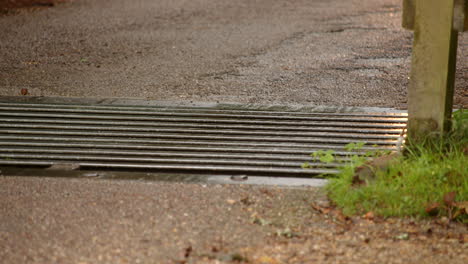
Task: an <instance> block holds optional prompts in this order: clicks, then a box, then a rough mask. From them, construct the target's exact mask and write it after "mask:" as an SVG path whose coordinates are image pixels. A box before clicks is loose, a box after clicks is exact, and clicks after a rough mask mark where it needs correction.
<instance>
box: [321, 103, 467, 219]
mask: <svg viewBox="0 0 468 264" xmlns="http://www.w3.org/2000/svg"><path fill="white" fill-rule="evenodd" d="M467 121H468V115H467V112H466V111H463V110H462V111H458V112H455V113H454V118H453V125H452V128H453V129H452V131H451V132H450V133H448V135H445V136H443V137H437V138H428V139H427V140H426V141H425V142H423V143H420V144H418V145H415V144H412V145H409V146H407V147H406V148H405V152H404V154H405V155H400V156H397V157H395V159H394V161H393V162H392V163H390V164H389V166H388V167H386V169H385V170H380V171H379V170H377V171H376V172H375V177H374V179H373V180H372V181H371V182H367V183H366V184H359V185H357V186H356V184H354V183H355V179H356V168H358V167H359V166H361V165H362V164H363V160H362V159H361V157H357V158H355V162H350V163H348V164H347V165H345V166H344V167H343V168H342V169H341V172H340V174H339V175H338V176H337V177H335V178H331V179H330V183H329V184H328V185H327V187H326V190H327V192H328V196H329V198H330V199H331V200H332V201H333V202H334V203H335V204H336V205H337V206H338V207H340V208H341V209H342V210H343V213H344V214H346V215H352V214H363V213H366V212H373V213H375V214H378V215H382V216H428V215H429V214H436V215H446V216H448V217H449V218H452V219H458V220H460V221H467V211H466V210H467V209H466V205H467V201H468V167H467V166H468V137H467V136H468V122H467ZM362 146H363V145H362ZM362 146H360V144H351V145H348V146H347V150H348V151H349V150H356V148H359V147H362ZM370 154H371V153H366V154H365V155H364V157H366V156H367V155H370ZM372 154H381V153H372ZM449 194H450V195H449ZM447 197H451V198H450V199H448V198H447Z"/></svg>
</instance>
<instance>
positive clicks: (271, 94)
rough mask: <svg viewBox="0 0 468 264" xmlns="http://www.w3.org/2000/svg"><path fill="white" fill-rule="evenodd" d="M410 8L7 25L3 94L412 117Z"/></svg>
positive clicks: (466, 80) (133, 7)
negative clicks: (384, 110) (317, 108)
mask: <svg viewBox="0 0 468 264" xmlns="http://www.w3.org/2000/svg"><path fill="white" fill-rule="evenodd" d="M400 4H401V1H400V0H364V1H363V0H348V1H338V0H314V1H311V0H294V1H291V0H256V1H251V0H239V1H231V0H216V1H214V0H190V1H186V0H160V1H152V0H134V1H128V0H113V1H102V0H98V1H91V0H81V1H70V2H68V3H66V4H62V5H57V6H56V7H54V8H50V9H46V10H41V11H39V12H34V13H23V14H20V15H16V16H3V17H0V32H1V38H0V58H1V60H0V95H20V91H21V89H22V88H27V89H28V91H29V95H31V96H67V97H70V96H71V97H93V98H95V97H124V98H147V99H155V100H171V101H174V100H179V101H203V102H240V103H261V104H266V103H278V104H309V105H311V104H313V105H332V106H342V105H345V106H382V107H402V108H405V105H406V86H407V82H408V81H407V76H408V72H409V63H410V48H411V42H412V33H411V32H408V31H405V30H403V29H402V28H401V26H400V24H401V22H400V21H401V7H400ZM467 39H468V38H467V37H464V36H462V37H461V39H460V45H459V46H460V50H459V63H458V75H457V88H456V89H457V101H456V103H457V104H466V101H467V99H466V98H467V91H468V61H467V60H468V59H467V58H468V46H467V45H468V42H467V41H468V40H467Z"/></svg>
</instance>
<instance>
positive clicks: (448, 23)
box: [403, 0, 468, 141]
mask: <svg viewBox="0 0 468 264" xmlns="http://www.w3.org/2000/svg"><path fill="white" fill-rule="evenodd" d="M403 27H404V28H407V29H411V30H414V40H413V54H412V60H411V74H410V83H409V90H408V119H409V120H408V137H409V139H410V140H416V141H417V140H418V139H421V138H424V137H426V136H427V135H429V134H431V133H433V132H437V133H439V134H441V133H443V132H445V131H447V130H448V129H449V127H450V123H449V122H448V121H449V120H450V117H451V113H452V107H453V92H454V84H455V64H456V56H457V42H458V41H457V40H458V32H462V31H464V30H467V29H468V0H403Z"/></svg>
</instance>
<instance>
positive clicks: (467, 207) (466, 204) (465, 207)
mask: <svg viewBox="0 0 468 264" xmlns="http://www.w3.org/2000/svg"><path fill="white" fill-rule="evenodd" d="M453 206H455V207H456V208H458V209H460V211H464V214H468V201H463V202H456V203H454V204H453Z"/></svg>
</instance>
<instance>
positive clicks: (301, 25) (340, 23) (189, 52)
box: [0, 0, 468, 264]
mask: <svg viewBox="0 0 468 264" xmlns="http://www.w3.org/2000/svg"><path fill="white" fill-rule="evenodd" d="M400 2H401V1H400V0H359V1H358V0H347V1H338V0H314V1H311V0H294V1H292V0H256V1H252V0H236V1H232V0H216V1H214V0H190V1H186V0H158V1H152V0H133V1H130V0H112V1H104V0H93V1H92V0H75V1H68V2H66V3H64V4H59V5H56V6H54V7H52V8H41V9H40V10H36V11H35V12H19V13H17V14H16V15H1V14H0V32H1V38H0V58H1V59H0V95H20V93H21V89H23V88H25V89H27V91H28V94H29V95H31V96H65V97H83V96H85V97H93V98H95V97H98V98H99V97H123V98H146V99H155V100H172V101H173V100H176V101H177V100H178V101H188V102H189V101H205V102H217V101H219V102H237V103H261V104H269V103H280V104H304V105H332V106H342V105H346V106H381V107H401V108H405V107H406V98H405V97H406V86H407V76H408V70H409V68H408V66H409V63H410V48H411V40H412V34H411V33H410V32H408V31H404V30H402V29H401V27H400V19H401V8H400V4H401V3H400ZM467 41H468V38H467V36H466V35H464V36H461V37H460V44H459V47H460V49H459V63H458V74H457V85H456V87H457V88H456V94H457V96H456V103H457V105H458V106H462V105H465V106H466V105H467V102H466V98H467V90H468V81H467V79H468V63H467V57H468V56H467V54H468V44H467V43H468V42H467ZM23 91H24V90H23ZM314 208H315V209H314ZM317 208H318V209H317ZM467 245H468V231H467V227H466V225H461V224H455V223H447V221H446V220H444V219H438V220H430V221H421V220H418V221H416V220H412V219H402V220H401V219H387V220H382V219H370V218H369V217H367V218H363V217H354V218H352V219H347V218H345V217H343V216H342V215H340V214H339V212H337V211H335V210H332V209H329V208H327V201H326V199H325V197H324V195H323V194H322V193H321V191H320V189H316V188H307V189H287V188H273V187H259V186H247V185H203V184H187V183H185V184H182V183H163V182H139V181H111V180H91V179H89V180H88V179H64V178H61V179H56V178H31V177H4V176H0V263H2V264H3V263H8V264H12V263H64V264H67V263H73V264H85V263H179V264H181V263H242V262H244V263H267V264H273V263H444V264H445V263H450V264H456V263H467V262H468V253H467V252H468V246H467Z"/></svg>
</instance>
